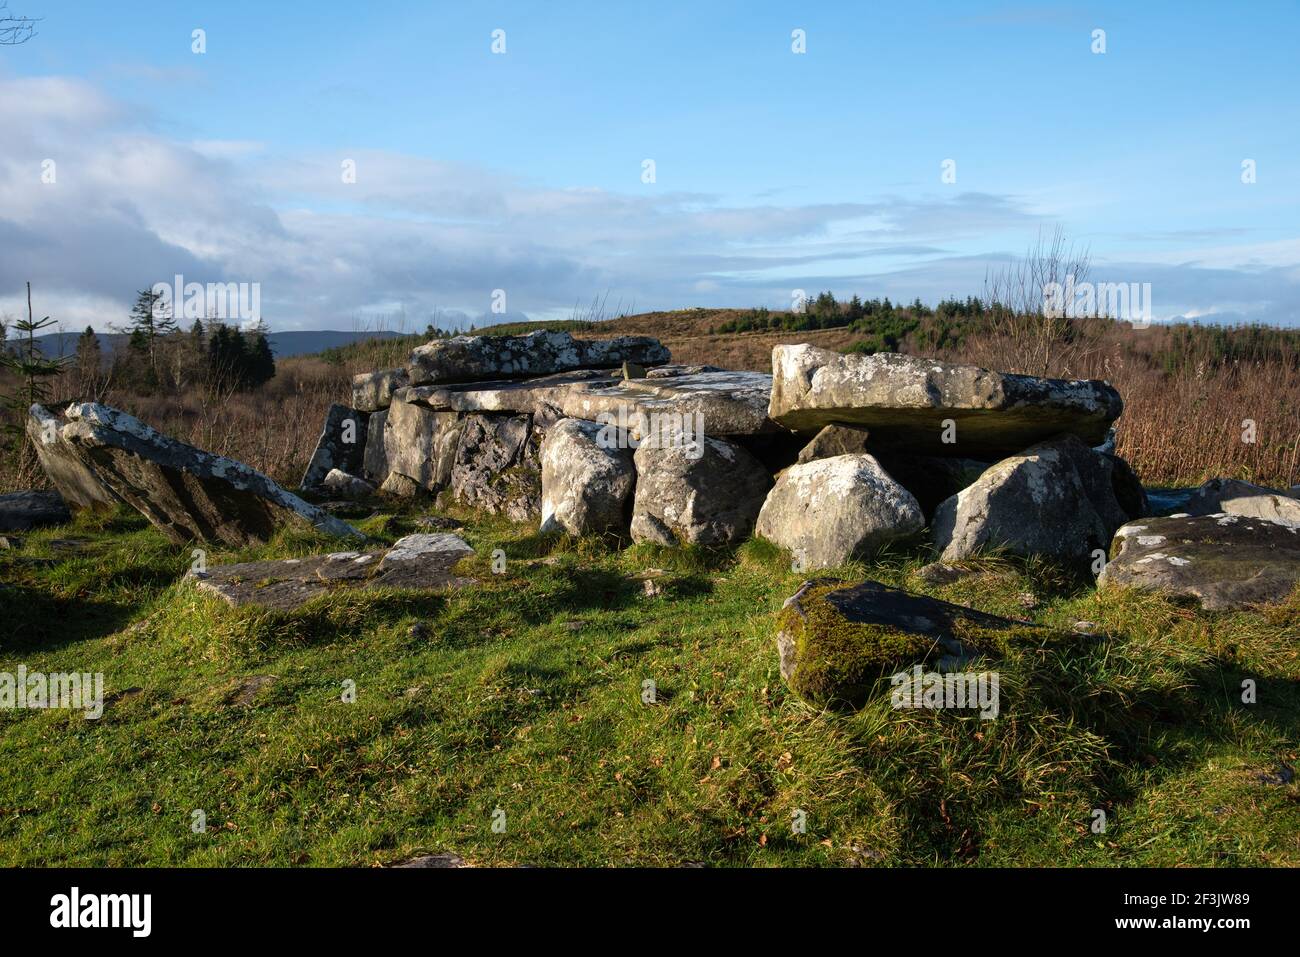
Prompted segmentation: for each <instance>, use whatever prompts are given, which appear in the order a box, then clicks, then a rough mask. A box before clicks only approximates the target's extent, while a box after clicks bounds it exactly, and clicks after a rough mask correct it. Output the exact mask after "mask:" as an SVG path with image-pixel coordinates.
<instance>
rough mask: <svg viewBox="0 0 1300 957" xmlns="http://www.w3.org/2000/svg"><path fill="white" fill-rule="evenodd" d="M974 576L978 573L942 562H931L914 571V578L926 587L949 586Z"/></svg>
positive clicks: (971, 569)
mask: <svg viewBox="0 0 1300 957" xmlns="http://www.w3.org/2000/svg"><path fill="white" fill-rule="evenodd" d="M975 574H978V572H976V571H975V569H973V568H963V567H962V566H961V565H948V564H945V563H944V562H931V563H930V564H929V565H922V566H921V567H920V568H918V569H917V570H916V577H917V578H919V579H921V581H923V582H925V583H926V584H927V585H951V584H952V583H953V582H956V581H961V580H962V579H963V578H969V577H970V576H972V575H975Z"/></svg>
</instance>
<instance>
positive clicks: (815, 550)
mask: <svg viewBox="0 0 1300 957" xmlns="http://www.w3.org/2000/svg"><path fill="white" fill-rule="evenodd" d="M924 525H925V517H924V516H923V515H922V514H921V507H920V505H918V504H917V502H916V499H915V498H914V497H913V496H912V493H910V492H908V491H907V490H906V489H905V488H903V487H902V486H901V485H899V484H898V483H897V482H895V481H894V480H893V479H892V478H890V477H889V475H888V474H886V472H885V470H884V469H882V468H881V467H880V464H879V463H878V462H877V461H876V460H875V459H874V458H873V457H872V456H870V455H866V454H859V455H836V456H832V457H830V458H822V459H816V460H814V461H811V462H804V463H800V464H797V465H792V466H791V467H790V468H788V469H786V470H785V471H784V472H782V473H781V475H780V476H779V477H778V478H777V480H776V485H775V486H774V487H773V489H772V491H771V492H769V493H768V496H767V500H766V501H765V502H764V503H763V508H762V511H760V512H759V515H758V524H757V527H756V529H755V530H756V531H757V533H758V534H759V535H761V536H763V537H764V538H766V539H768V540H769V541H772V542H775V543H776V544H777V545H780V546H781V547H782V548H787V549H789V550H790V552H791V553H792V554H793V555H794V557H795V561H796V562H798V563H799V564H798V566H797V567H798V568H800V569H801V570H813V569H818V568H829V567H831V566H834V565H839V564H842V563H843V562H846V561H848V560H849V559H850V558H855V557H864V556H868V555H871V554H873V553H875V552H876V551H879V549H880V548H881V547H882V546H884V545H886V544H888V543H889V542H892V541H895V540H897V539H900V538H905V537H907V536H908V535H912V534H915V533H916V532H918V531H920V530H921V528H922V527H923V526H924Z"/></svg>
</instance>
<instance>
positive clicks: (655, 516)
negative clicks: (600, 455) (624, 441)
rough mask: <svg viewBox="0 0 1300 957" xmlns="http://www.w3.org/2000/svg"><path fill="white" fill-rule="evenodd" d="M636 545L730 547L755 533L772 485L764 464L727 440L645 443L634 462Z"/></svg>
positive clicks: (633, 519) (634, 528)
mask: <svg viewBox="0 0 1300 957" xmlns="http://www.w3.org/2000/svg"><path fill="white" fill-rule="evenodd" d="M633 462H634V463H635V465H636V473H637V480H636V495H635V497H634V499H633V507H632V525H631V532H632V539H633V541H637V542H655V543H657V544H660V545H682V544H691V545H727V544H731V543H735V542H739V541H741V540H743V539H745V538H748V537H749V535H750V533H751V532H752V531H753V530H754V522H755V521H756V520H757V519H758V513H759V510H760V509H761V508H762V507H763V500H764V499H765V498H766V497H767V492H768V489H769V488H770V487H771V484H772V480H771V478H770V477H769V476H768V473H767V470H766V469H765V468H763V465H762V463H761V462H759V461H758V459H756V458H755V457H754V456H753V455H751V454H750V453H749V452H747V451H745V450H744V449H743V448H741V447H740V446H738V445H735V444H733V443H731V442H728V441H726V440H725V439H715V438H710V437H707V436H706V437H705V438H704V439H703V440H696V442H694V443H691V444H677V445H664V444H651V443H644V444H642V445H641V446H640V447H639V448H638V449H637V450H636V454H635V455H634V456H633Z"/></svg>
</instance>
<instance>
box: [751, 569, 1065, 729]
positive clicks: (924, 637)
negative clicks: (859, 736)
mask: <svg viewBox="0 0 1300 957" xmlns="http://www.w3.org/2000/svg"><path fill="white" fill-rule="evenodd" d="M1047 635H1048V633H1047V632H1046V631H1045V630H1044V629H1041V628H1039V627H1037V626H1035V625H1032V624H1030V623H1028V622H1021V621H1015V620H1013V619H1009V618H999V617H997V616H996V615H988V614H985V613H984V612H981V611H976V610H975V609H973V608H966V607H964V606H962V605H953V604H950V603H949V602H945V601H940V600H938V599H937V598H929V597H927V596H925V595H913V594H911V593H909V592H905V591H902V590H900V589H897V588H890V587H888V586H887V585H882V584H880V583H879V582H874V581H865V582H861V583H859V584H856V585H850V584H848V583H846V582H842V581H835V580H829V579H814V580H812V581H807V582H804V583H803V585H802V586H801V587H800V588H799V590H798V591H797V592H795V594H794V595H792V596H791V597H790V598H788V599H787V600H786V602H785V605H784V606H783V607H782V610H781V613H780V615H779V617H778V627H777V636H776V646H777V652H778V654H779V655H780V657H781V677H783V678H784V679H785V681H786V684H788V685H789V686H790V690H791V691H793V692H794V693H795V694H797V695H799V697H801V698H803V699H804V700H805V701H808V702H810V703H812V704H815V705H818V706H821V707H859V706H861V705H862V704H864V703H865V702H866V701H867V700H869V699H870V698H871V697H872V696H873V695H874V694H875V693H876V692H877V691H878V690H879V689H880V688H881V687H882V680H883V679H886V678H888V677H889V676H890V675H892V674H894V673H897V672H899V671H901V670H903V669H906V668H909V667H911V666H912V665H916V664H930V665H932V666H933V667H936V668H938V669H940V670H948V669H954V668H958V667H962V666H964V665H965V664H966V663H967V662H968V661H970V660H971V659H973V658H976V657H979V656H981V655H996V654H1000V653H1003V652H1005V651H1006V650H1007V649H1008V648H1009V647H1010V645H1011V643H1012V642H1037V641H1042V640H1043V639H1044V638H1046V637H1047Z"/></svg>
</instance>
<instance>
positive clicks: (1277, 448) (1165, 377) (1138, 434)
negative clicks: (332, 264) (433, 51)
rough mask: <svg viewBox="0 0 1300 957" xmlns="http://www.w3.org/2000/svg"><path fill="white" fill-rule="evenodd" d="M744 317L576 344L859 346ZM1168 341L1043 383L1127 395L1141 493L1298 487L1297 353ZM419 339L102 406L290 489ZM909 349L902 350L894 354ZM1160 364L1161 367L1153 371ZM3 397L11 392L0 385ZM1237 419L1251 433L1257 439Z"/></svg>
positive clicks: (3, 473) (1163, 338) (1136, 333)
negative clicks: (226, 388) (360, 378)
mask: <svg viewBox="0 0 1300 957" xmlns="http://www.w3.org/2000/svg"><path fill="white" fill-rule="evenodd" d="M742 313H743V310H706V309H695V310H684V311H679V312H659V313H646V314H642V315H638V316H625V317H620V318H618V319H612V320H609V321H607V322H602V323H599V324H598V325H597V327H596V328H591V329H583V330H582V331H581V334H582V335H587V336H592V337H597V338H600V337H606V336H613V335H626V334H631V333H639V334H644V335H653V336H658V337H659V338H660V339H662V340H663V342H664V344H665V345H666V346H668V348H669V349H670V350H671V352H672V355H673V359H674V361H677V362H682V363H700V364H712V365H717V366H721V367H723V368H728V369H749V370H755V371H769V370H770V368H771V352H772V347H773V346H774V345H777V344H781V343H799V342H811V343H813V344H815V345H818V346H822V347H824V348H828V349H835V350H841V349H846V348H848V347H850V346H852V345H853V344H854V343H855V342H856V341H859V340H860V339H861V338H862V336H861V334H860V333H859V332H855V331H853V330H851V329H849V328H833V329H814V330H803V331H797V332H773V331H766V332H743V333H718V332H717V331H716V330H717V329H718V327H719V326H721V325H722V324H723V323H725V322H727V321H728V320H730V319H734V318H736V317H737V316H739V315H741V314H742ZM1173 337H1174V332H1172V331H1171V330H1169V329H1167V328H1164V327H1153V328H1150V329H1146V330H1133V329H1130V328H1128V327H1127V326H1124V325H1123V324H1109V325H1107V326H1106V327H1104V328H1103V329H1102V331H1101V332H1099V333H1098V334H1096V335H1093V336H1087V337H1084V340H1083V345H1082V346H1080V345H1079V343H1077V342H1076V343H1075V344H1073V345H1071V347H1070V348H1063V349H1062V350H1060V352H1059V354H1058V355H1056V356H1055V357H1054V358H1053V359H1052V361H1051V363H1050V366H1051V368H1050V372H1051V374H1053V375H1065V376H1078V377H1089V378H1103V379H1107V380H1109V381H1110V382H1112V383H1113V384H1114V385H1115V386H1116V388H1118V389H1119V390H1120V393H1121V394H1122V395H1123V397H1124V403H1125V412H1124V415H1123V417H1122V418H1121V420H1120V422H1119V425H1118V437H1119V451H1120V454H1121V455H1123V456H1124V457H1125V458H1127V459H1128V460H1129V461H1130V462H1131V463H1132V464H1133V466H1134V468H1135V469H1136V470H1137V472H1138V474H1139V475H1140V476H1142V478H1143V480H1144V481H1145V482H1146V483H1147V484H1149V485H1178V484H1193V483H1197V482H1200V481H1203V480H1204V479H1206V478H1211V477H1215V476H1232V477H1237V478H1243V479H1247V480H1250V481H1255V482H1259V483H1261V484H1265V485H1271V486H1274V487H1283V488H1285V487H1287V486H1289V485H1291V484H1294V483H1297V482H1300V415H1297V412H1298V411H1300V357H1297V355H1295V354H1289V353H1286V352H1285V351H1283V352H1281V353H1279V354H1275V355H1271V356H1268V357H1265V358H1260V359H1257V360H1249V359H1248V360H1234V361H1230V362H1222V361H1218V362H1216V361H1212V359H1211V358H1210V357H1208V356H1201V357H1198V356H1197V355H1196V354H1195V350H1193V351H1192V352H1191V353H1186V352H1184V353H1179V354H1178V359H1177V361H1176V362H1174V363H1172V364H1170V361H1169V359H1168V355H1169V353H1170V350H1171V349H1173V348H1174V347H1173V341H1174V340H1173ZM417 341H419V340H416V339H412V338H406V339H400V340H374V341H370V342H366V343H361V344H358V345H357V346H353V347H348V348H347V349H343V350H339V351H338V352H337V353H335V354H333V355H331V356H330V360H329V361H327V360H326V359H325V358H322V357H318V356H309V357H308V356H305V357H295V358H290V359H284V360H282V361H280V362H279V363H278V369H277V374H276V376H275V378H274V379H272V380H271V381H270V382H269V383H267V384H266V385H264V386H262V387H261V388H259V389H256V390H254V391H250V392H226V393H222V394H214V393H211V392H204V391H200V390H198V389H191V390H189V391H187V392H185V393H183V394H182V395H180V396H167V395H154V396H139V395H133V394H128V393H124V392H122V391H120V390H116V389H112V388H110V389H109V390H108V391H107V393H106V394H104V395H103V396H102V397H101V401H104V402H107V403H109V404H111V405H115V406H117V407H119V408H122V409H125V410H127V411H129V412H131V413H133V414H135V415H137V416H139V417H140V418H141V419H143V420H144V421H145V422H147V423H149V424H150V425H152V426H153V427H155V428H157V429H159V430H160V431H162V432H164V433H166V434H169V435H172V436H174V437H176V438H179V439H181V440H182V441H185V442H189V443H191V444H193V445H197V446H199V447H201V448H205V449H208V450H210V451H213V452H217V453H219V454H222V455H228V456H231V457H233V458H236V459H239V460H240V461H244V462H247V463H248V464H250V465H252V466H253V467H255V468H257V469H259V470H261V471H263V472H265V473H267V474H268V475H270V476H271V477H272V478H274V479H276V480H277V481H279V482H281V483H284V484H286V485H288V486H290V487H293V486H296V484H297V482H298V480H299V478H300V477H301V475H302V472H303V470H304V469H305V468H306V465H307V460H308V458H309V457H310V456H311V452H312V450H313V448H314V447H315V444H316V439H317V437H318V435H319V432H320V428H321V424H322V422H323V420H324V415H325V410H326V408H327V407H328V406H329V404H330V403H331V402H347V401H348V399H349V396H350V379H351V376H352V374H353V373H356V372H362V371H369V370H373V369H378V368H387V367H393V366H396V365H400V364H402V363H403V361H404V360H405V356H406V354H407V353H408V352H409V350H410V348H411V346H412V345H413V344H414V343H415V342H417ZM900 348H902V349H903V350H904V351H909V349H908V346H907V345H906V344H904V345H903V346H901V347H900ZM1016 354H1017V353H1016V349H1015V348H1014V343H1008V342H999V341H998V339H997V337H996V336H985V337H981V338H978V339H974V340H969V341H966V342H964V343H963V344H962V346H961V347H959V348H954V349H945V350H941V351H940V352H939V353H937V354H935V357H936V358H941V359H944V360H948V361H966V362H977V363H979V364H981V365H984V366H986V367H989V368H996V369H1001V370H1004V371H1021V370H1019V369H1017V367H1016V360H1015V356H1016ZM1157 357H1163V359H1162V361H1163V362H1164V363H1165V365H1164V366H1161V365H1159V364H1158V362H1157ZM0 391H7V384H5V383H0ZM82 391H83V390H82V384H81V383H79V382H78V381H77V377H76V376H75V375H73V374H71V373H69V374H65V375H63V376H61V377H60V378H58V379H57V380H55V383H54V393H55V394H54V399H55V400H56V401H57V400H73V399H78V398H82V397H83V396H82V394H81V393H82ZM1247 420H1250V421H1253V423H1254V439H1255V441H1253V442H1249V441H1244V438H1249V437H1250V435H1249V426H1248V425H1247V424H1245V423H1247ZM43 484H44V477H43V476H42V475H41V474H40V472H39V468H37V467H36V465H35V463H34V461H33V459H32V458H31V457H30V456H25V457H22V458H19V457H18V456H15V455H13V454H8V455H6V457H5V460H4V462H3V465H2V466H0V489H3V490H6V491H7V490H11V489H15V488H32V487H40V486H41V485H43Z"/></svg>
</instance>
